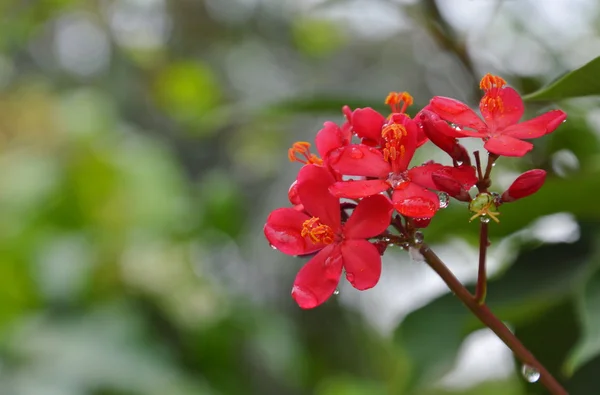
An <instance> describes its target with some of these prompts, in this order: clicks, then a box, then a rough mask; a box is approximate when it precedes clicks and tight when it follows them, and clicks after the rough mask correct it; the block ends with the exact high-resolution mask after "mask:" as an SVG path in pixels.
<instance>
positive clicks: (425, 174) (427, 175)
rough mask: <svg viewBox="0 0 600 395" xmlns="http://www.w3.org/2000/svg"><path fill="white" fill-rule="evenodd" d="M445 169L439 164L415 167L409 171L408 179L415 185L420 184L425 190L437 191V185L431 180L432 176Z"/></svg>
mask: <svg viewBox="0 0 600 395" xmlns="http://www.w3.org/2000/svg"><path fill="white" fill-rule="evenodd" d="M442 168H444V166H443V165H441V164H439V163H427V164H425V165H421V166H416V167H413V168H412V169H410V170H409V171H408V178H410V180H411V181H412V182H414V183H415V184H418V185H420V186H422V187H424V188H429V189H435V184H434V183H433V180H432V179H431V175H432V174H433V173H434V172H436V171H438V170H440V169H442Z"/></svg>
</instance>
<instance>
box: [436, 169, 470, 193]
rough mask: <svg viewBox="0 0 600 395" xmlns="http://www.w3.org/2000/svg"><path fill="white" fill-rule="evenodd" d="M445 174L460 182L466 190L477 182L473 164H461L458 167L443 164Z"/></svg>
mask: <svg viewBox="0 0 600 395" xmlns="http://www.w3.org/2000/svg"><path fill="white" fill-rule="evenodd" d="M442 171H443V172H444V173H445V174H448V175H449V176H450V177H452V178H454V179H455V180H456V181H458V182H460V183H461V185H462V187H463V188H465V189H466V190H467V191H468V190H469V189H471V187H473V185H475V184H476V183H477V174H476V172H475V167H474V166H468V165H463V166H459V167H451V166H444V169H443V170H442Z"/></svg>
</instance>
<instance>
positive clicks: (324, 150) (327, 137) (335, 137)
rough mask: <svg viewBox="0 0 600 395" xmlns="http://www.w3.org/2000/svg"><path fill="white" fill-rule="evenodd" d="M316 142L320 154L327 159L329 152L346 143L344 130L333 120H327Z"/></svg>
mask: <svg viewBox="0 0 600 395" xmlns="http://www.w3.org/2000/svg"><path fill="white" fill-rule="evenodd" d="M315 143H316V145H317V151H319V155H321V158H323V159H325V158H326V157H327V154H328V153H329V152H331V151H332V150H334V149H336V148H339V147H341V146H342V145H344V136H343V135H342V130H341V129H340V128H339V126H338V125H336V124H335V123H333V122H325V123H324V124H323V128H322V129H321V130H319V132H318V133H317V137H316V138H315Z"/></svg>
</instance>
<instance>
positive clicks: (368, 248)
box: [264, 74, 566, 308]
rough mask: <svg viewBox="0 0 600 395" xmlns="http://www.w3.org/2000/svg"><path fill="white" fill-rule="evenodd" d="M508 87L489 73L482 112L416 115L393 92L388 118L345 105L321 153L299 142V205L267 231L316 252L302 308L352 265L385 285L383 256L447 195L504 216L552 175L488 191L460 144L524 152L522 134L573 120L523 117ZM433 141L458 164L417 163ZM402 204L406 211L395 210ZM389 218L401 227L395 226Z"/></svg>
mask: <svg viewBox="0 0 600 395" xmlns="http://www.w3.org/2000/svg"><path fill="white" fill-rule="evenodd" d="M505 85H506V82H505V81H504V80H503V79H502V78H500V77H496V76H492V75H489V74H488V75H486V76H485V77H484V78H483V79H482V80H481V84H480V86H481V88H482V89H483V90H484V92H485V94H484V96H483V98H482V99H481V103H480V106H479V108H480V112H481V115H482V116H483V120H482V119H481V118H479V116H477V114H476V113H475V112H474V111H473V110H471V109H470V108H469V107H468V106H467V105H466V104H463V103H461V102H459V101H456V100H454V99H450V98H445V97H434V98H433V99H432V100H431V102H430V103H429V105H427V106H426V107H425V108H423V109H422V110H421V111H420V112H419V113H418V114H417V115H416V116H415V117H414V118H411V117H410V116H408V115H407V114H406V113H405V111H406V109H407V107H408V106H410V105H412V102H413V99H412V97H411V96H410V95H409V94H408V93H406V92H403V93H395V92H394V93H390V95H389V96H388V97H387V99H386V104H388V105H390V107H391V114H389V115H388V116H387V117H386V116H384V115H382V114H380V113H378V112H377V111H375V110H373V109H372V108H358V109H355V110H353V111H352V110H350V109H349V108H348V107H344V108H343V113H344V115H345V117H346V122H345V123H344V124H343V125H342V126H341V127H340V126H338V125H336V124H335V123H333V122H326V123H325V124H324V127H323V128H322V129H321V130H320V131H319V132H318V133H317V136H316V141H315V142H316V148H317V151H318V153H319V155H320V157H319V156H317V155H316V154H313V153H312V152H311V151H310V147H311V145H310V144H309V143H307V142H297V143H295V144H294V145H293V146H292V148H290V150H289V152H288V157H289V159H290V160H291V161H297V162H300V163H302V164H304V166H303V167H302V169H301V170H300V172H299V174H298V177H297V180H296V181H295V182H294V183H293V184H292V186H291V187H290V190H289V192H288V197H289V200H290V202H291V203H292V205H293V207H289V208H280V209H277V210H275V211H273V212H272V213H271V214H270V215H269V217H268V218H267V222H266V224H265V227H264V232H265V236H266V238H267V240H268V241H269V242H270V244H271V245H272V246H273V247H274V248H276V249H278V250H280V251H281V252H283V253H285V254H289V255H308V254H316V255H314V256H313V257H312V259H310V260H309V261H308V262H307V263H306V264H305V265H304V267H303V268H302V269H301V270H300V272H299V273H298V275H297V276H296V280H295V281H294V286H293V289H292V296H293V298H294V299H295V300H296V302H297V303H298V305H300V307H302V308H313V307H315V306H318V305H319V304H321V303H323V302H324V301H325V300H327V299H328V298H329V297H330V296H331V295H332V294H333V293H334V292H335V290H336V288H337V286H338V283H339V280H340V278H341V275H342V272H344V271H345V275H346V279H347V280H348V281H349V282H350V283H351V284H352V285H353V286H354V287H355V288H356V289H359V290H365V289H368V288H371V287H373V286H374V285H375V284H377V282H378V281H379V276H380V274H381V254H382V253H383V251H385V248H386V247H387V244H388V243H390V240H392V239H393V240H396V241H397V240H404V241H406V242H407V243H411V242H414V233H415V230H416V229H418V228H424V227H426V226H427V225H428V224H429V222H430V220H431V219H432V217H433V216H434V215H435V213H436V212H437V211H438V210H439V209H440V208H443V207H445V206H446V205H447V199H448V195H450V196H452V197H454V198H456V199H457V200H460V201H464V202H470V209H471V210H472V211H473V212H474V213H475V215H474V216H473V217H472V218H471V219H473V218H475V217H477V216H482V219H483V218H485V219H486V220H489V219H488V218H490V217H491V218H492V219H494V220H497V219H496V216H495V215H497V214H498V213H497V212H495V210H496V208H497V206H498V205H499V204H501V203H502V202H511V201H514V200H516V199H520V198H523V197H525V196H528V195H530V194H532V193H535V192H536V191H537V190H538V189H539V188H540V187H541V186H542V184H543V182H544V179H545V174H546V173H545V172H544V171H543V170H531V171H529V172H526V173H524V174H523V175H521V176H520V177H519V178H518V179H517V180H516V181H515V182H514V184H513V185H511V187H510V188H509V189H508V190H507V191H506V192H504V194H503V195H502V196H500V195H497V194H496V195H492V194H489V193H488V192H487V188H488V186H489V183H490V182H489V174H488V172H486V174H485V175H484V174H483V172H482V170H481V168H480V164H479V163H477V165H478V166H477V168H476V167H475V166H472V165H471V160H470V156H469V154H468V152H467V151H466V149H465V148H464V147H463V146H462V145H460V144H459V143H458V140H457V138H461V137H479V138H482V139H483V140H484V141H485V145H484V148H485V149H486V150H488V151H489V153H490V160H492V161H493V160H495V159H496V158H497V157H498V156H523V155H524V154H525V153H527V152H528V151H530V150H531V149H532V147H533V146H532V144H531V143H529V142H525V141H522V140H521V139H531V138H536V137H541V136H543V135H545V134H548V133H550V132H552V131H553V130H554V129H556V128H557V127H558V125H560V123H561V122H562V121H564V120H565V118H566V114H565V113H564V112H563V111H560V110H554V111H550V112H547V113H545V114H543V115H541V116H539V117H537V118H534V119H532V120H529V121H526V122H522V123H518V122H519V120H520V118H521V117H522V115H523V112H524V106H523V101H522V100H521V97H520V96H519V94H518V93H517V92H516V91H515V90H514V89H512V88H509V87H506V86H505ZM428 140H429V141H431V142H432V143H433V144H435V145H436V146H438V147H439V148H440V149H442V150H443V151H445V152H446V153H448V155H449V156H450V158H451V159H452V164H453V165H452V166H445V165H442V164H439V163H434V162H433V161H430V162H427V163H424V164H422V165H418V166H413V167H411V166H410V162H411V159H412V158H413V155H414V153H415V151H416V150H417V148H418V147H420V146H421V145H423V144H424V143H426V142H427V141H428ZM477 159H478V157H477ZM474 186H477V187H478V189H479V195H478V196H476V197H475V199H474V198H473V197H472V196H471V194H470V193H469V190H470V189H471V188H472V187H474ZM340 199H342V200H340ZM440 202H441V203H440ZM350 210H352V213H351V214H349V211H350ZM394 210H395V211H396V212H397V213H398V215H396V216H394V217H392V213H393V212H394ZM390 226H393V227H394V228H395V229H396V231H397V232H396V233H394V232H392V231H389V230H388V227H390Z"/></svg>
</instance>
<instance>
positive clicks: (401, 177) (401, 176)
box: [388, 172, 410, 188]
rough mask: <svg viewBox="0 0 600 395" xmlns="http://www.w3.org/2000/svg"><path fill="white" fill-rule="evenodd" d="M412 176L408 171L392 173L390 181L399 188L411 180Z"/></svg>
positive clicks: (393, 186)
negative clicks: (410, 176) (409, 175)
mask: <svg viewBox="0 0 600 395" xmlns="http://www.w3.org/2000/svg"><path fill="white" fill-rule="evenodd" d="M409 181H410V178H409V177H408V174H407V173H406V172H404V173H390V175H389V176H388V182H389V183H390V185H391V186H392V188H398V187H400V186H401V185H402V184H404V183H405V182H409Z"/></svg>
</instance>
